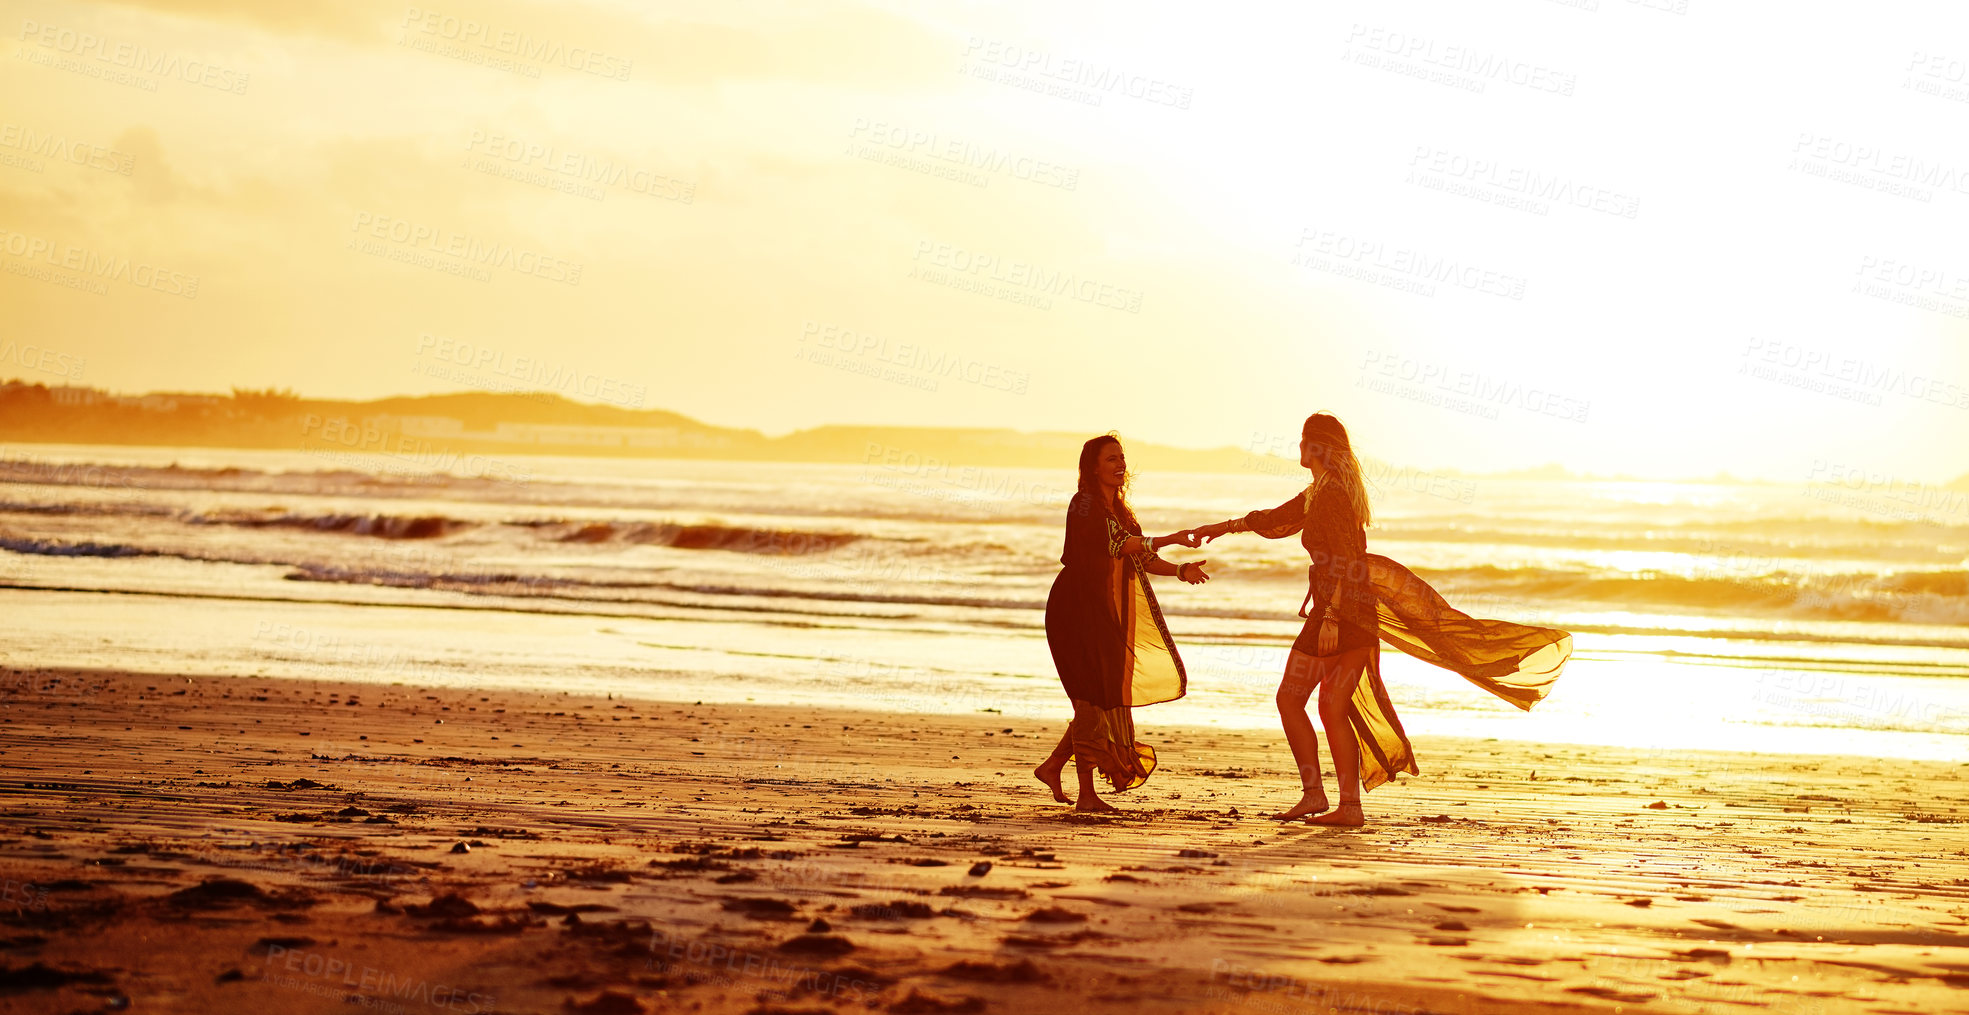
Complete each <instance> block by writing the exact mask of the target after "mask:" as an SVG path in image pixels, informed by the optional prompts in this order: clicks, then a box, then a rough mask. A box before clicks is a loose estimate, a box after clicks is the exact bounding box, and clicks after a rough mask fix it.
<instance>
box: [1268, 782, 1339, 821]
mask: <svg viewBox="0 0 1969 1015" xmlns="http://www.w3.org/2000/svg"><path fill="white" fill-rule="evenodd" d="M1324 810H1326V787H1324V786H1321V787H1319V788H1318V789H1309V790H1307V791H1306V795H1304V796H1302V797H1300V798H1299V802H1298V803H1296V804H1293V805H1292V806H1291V807H1290V808H1288V809H1286V810H1282V811H1280V812H1278V813H1277V814H1274V815H1272V820H1273V821H1296V820H1298V819H1299V818H1303V817H1307V816H1308V815H1313V814H1318V813H1320V812H1321V811H1324Z"/></svg>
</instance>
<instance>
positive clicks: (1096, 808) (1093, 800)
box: [1073, 793, 1121, 814]
mask: <svg viewBox="0 0 1969 1015" xmlns="http://www.w3.org/2000/svg"><path fill="white" fill-rule="evenodd" d="M1073 809H1074V810H1076V811H1080V812H1082V813H1088V814H1098V813H1115V814H1119V813H1120V812H1121V809H1120V808H1119V807H1116V806H1114V805H1113V804H1111V803H1108V802H1107V801H1106V800H1103V799H1101V798H1100V797H1097V796H1095V795H1094V794H1092V793H1082V794H1081V795H1080V802H1079V803H1077V804H1074V805H1073Z"/></svg>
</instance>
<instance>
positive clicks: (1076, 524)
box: [1032, 433, 1209, 811]
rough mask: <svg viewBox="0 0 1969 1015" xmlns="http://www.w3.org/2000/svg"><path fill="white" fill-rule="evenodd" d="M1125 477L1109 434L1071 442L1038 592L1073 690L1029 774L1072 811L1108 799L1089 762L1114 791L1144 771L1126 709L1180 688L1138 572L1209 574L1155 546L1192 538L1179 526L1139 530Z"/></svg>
mask: <svg viewBox="0 0 1969 1015" xmlns="http://www.w3.org/2000/svg"><path fill="white" fill-rule="evenodd" d="M1128 478H1129V477H1128V460H1127V457H1126V456H1125V455H1124V454H1123V452H1122V450H1121V441H1120V439H1119V438H1117V437H1115V435H1114V434H1112V433H1110V434H1106V435H1103V436H1100V437H1096V438H1094V439H1093V440H1090V441H1088V442H1087V443H1086V444H1084V445H1082V446H1081V449H1080V486H1079V492H1077V493H1075V494H1074V495H1073V500H1072V501H1071V502H1070V503H1069V504H1068V505H1067V531H1066V547H1065V549H1064V550H1062V551H1061V553H1060V564H1061V565H1062V567H1061V569H1060V574H1059V577H1057V578H1055V579H1053V590H1052V592H1051V593H1050V594H1049V595H1048V596H1047V597H1046V646H1047V647H1048V648H1049V649H1051V650H1052V653H1053V666H1054V667H1055V668H1056V669H1058V670H1059V673H1060V683H1061V685H1062V686H1064V687H1065V688H1066V692H1067V697H1068V698H1070V699H1072V700H1073V722H1072V724H1071V725H1069V726H1068V727H1067V732H1066V734H1065V735H1064V736H1062V737H1061V738H1060V743H1059V745H1058V746H1057V747H1055V748H1053V753H1052V755H1051V756H1049V757H1048V758H1047V759H1046V760H1045V761H1042V762H1040V763H1039V767H1037V768H1035V769H1033V770H1032V774H1033V775H1035V776H1038V777H1039V781H1040V782H1043V783H1045V784H1046V785H1047V786H1048V787H1050V788H1051V789H1052V790H1053V799H1055V800H1058V801H1060V802H1061V803H1072V804H1074V809H1075V810H1078V811H1112V810H1114V809H1115V808H1114V807H1112V806H1110V805H1109V804H1108V803H1107V801H1105V800H1102V799H1101V798H1100V796H1099V795H1098V794H1096V793H1095V792H1094V773H1095V771H1097V770H1098V771H1099V772H1100V773H1101V775H1102V776H1103V777H1105V778H1106V779H1107V780H1108V783H1109V785H1111V786H1113V787H1114V789H1115V791H1117V792H1120V791H1122V790H1129V789H1133V788H1135V787H1136V786H1140V785H1141V784H1142V783H1143V782H1145V781H1146V780H1147V779H1148V777H1149V773H1150V772H1153V771H1155V750H1154V749H1153V748H1151V747H1149V746H1148V745H1147V744H1143V743H1137V742H1136V740H1135V720H1134V716H1133V715H1132V714H1131V712H1130V710H1131V709H1134V708H1137V707H1139V706H1142V705H1153V704H1156V703H1157V702H1163V701H1170V700H1172V699H1175V698H1180V697H1182V696H1183V692H1184V690H1185V689H1186V683H1187V679H1188V678H1187V677H1186V676H1185V675H1184V673H1183V661H1182V659H1181V658H1179V657H1178V656H1177V655H1176V643H1175V641H1174V640H1173V639H1171V638H1170V637H1169V628H1168V626H1167V625H1165V624H1164V623H1163V622H1162V610H1161V609H1160V608H1159V607H1158V606H1156V602H1155V593H1154V592H1153V591H1151V590H1150V589H1149V582H1148V576H1149V575H1152V574H1160V575H1172V576H1175V577H1177V578H1181V579H1182V580H1183V581H1185V582H1188V583H1190V584H1192V585H1199V584H1202V583H1203V582H1205V581H1208V580H1209V576H1208V575H1205V574H1204V573H1203V565H1204V563H1205V562H1204V561H1190V562H1188V563H1185V564H1183V565H1182V566H1181V567H1178V566H1176V565H1174V564H1171V563H1169V562H1168V561H1166V560H1163V559H1162V558H1161V557H1158V556H1156V555H1155V551H1156V549H1157V548H1158V547H1163V546H1168V545H1170V544H1172V543H1183V544H1188V545H1194V544H1193V542H1192V541H1191V540H1188V539H1186V538H1184V534H1182V533H1175V534H1171V535H1167V536H1145V535H1143V534H1142V525H1141V523H1140V522H1138V521H1136V520H1135V512H1134V511H1132V510H1130V509H1129V507H1128V497H1127V488H1128ZM1069 757H1071V758H1072V759H1073V761H1074V767H1075V769H1076V770H1077V771H1078V774H1079V776H1080V795H1079V799H1078V801H1077V802H1076V801H1075V799H1074V798H1073V797H1069V796H1067V794H1066V790H1064V789H1062V788H1061V786H1060V773H1061V771H1062V770H1063V769H1064V768H1065V767H1066V763H1067V759H1068V758H1069Z"/></svg>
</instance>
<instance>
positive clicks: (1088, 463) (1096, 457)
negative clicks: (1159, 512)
mask: <svg viewBox="0 0 1969 1015" xmlns="http://www.w3.org/2000/svg"><path fill="white" fill-rule="evenodd" d="M1109 444H1113V445H1115V446H1116V447H1120V446H1121V438H1120V437H1119V436H1117V435H1116V434H1115V432H1114V431H1112V430H1110V431H1108V432H1107V433H1104V434H1102V435H1100V436H1099V437H1095V438H1093V439H1091V440H1089V441H1088V442H1087V443H1085V444H1082V445H1081V446H1080V496H1081V499H1082V500H1084V501H1085V502H1086V503H1087V504H1088V505H1089V506H1090V507H1092V508H1100V507H1104V506H1105V504H1106V503H1107V501H1106V498H1104V497H1102V496H1101V481H1100V480H1099V479H1097V478H1095V476H1094V469H1095V468H1096V467H1097V466H1098V465H1099V464H1100V461H1101V450H1102V449H1103V448H1105V447H1107V446H1108V445H1109ZM1134 478H1135V477H1134V476H1133V475H1132V474H1128V475H1125V476H1124V478H1123V479H1122V481H1121V489H1119V490H1116V491H1115V492H1114V515H1115V517H1116V518H1117V519H1119V520H1120V521H1121V524H1122V527H1123V528H1126V529H1129V530H1131V531H1135V532H1140V531H1141V530H1142V523H1141V522H1138V521H1136V520H1135V512H1134V511H1133V510H1132V509H1130V508H1129V507H1128V484H1129V481H1131V480H1133V479H1134Z"/></svg>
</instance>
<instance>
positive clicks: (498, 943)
mask: <svg viewBox="0 0 1969 1015" xmlns="http://www.w3.org/2000/svg"><path fill="white" fill-rule="evenodd" d="M3 675H4V676H5V678H6V679H5V690H4V692H0V701H4V702H5V704H6V706H7V707H6V709H5V710H4V720H5V721H4V722H0V785H4V791H3V792H4V795H6V796H7V797H8V801H7V809H6V813H5V816H4V820H0V832H3V833H4V834H3V835H0V840H4V841H0V885H3V886H4V887H5V891H4V892H0V894H4V895H5V896H6V898H5V899H4V900H0V903H4V904H0V917H4V919H5V920H6V922H7V924H8V926H7V927H6V928H5V930H4V933H5V935H6V936H8V938H9V944H10V945H11V946H12V947H11V949H10V950H11V951H13V952H14V957H13V958H12V959H10V960H8V961H9V963H10V965H9V968H10V969H14V970H15V973H14V974H13V975H14V976H16V977H19V976H23V975H25V974H26V972H27V971H28V970H33V969H34V968H35V966H34V965H33V964H36V963H38V964H40V967H41V972H37V973H35V974H33V975H34V976H37V977H40V979H41V980H51V979H52V980H53V981H55V982H56V985H55V986H52V987H45V988H37V989H27V990H24V991H22V992H19V993H13V994H11V995H10V997H9V1001H10V1003H11V1004H12V1005H14V1006H16V1007H17V1009H18V1010H21V1011H32V1012H40V1011H48V1012H66V1011H70V1010H72V1009H74V1008H75V1007H77V1006H78V1005H87V1004H100V1003H102V1002H103V1001H104V1000H106V999H113V997H114V996H123V997H127V998H129V999H130V1000H131V1002H132V1004H131V1006H132V1008H133V1009H135V1010H184V1011H211V1010H266V1011H274V1010H280V1011H340V1010H345V1008H346V1004H345V1003H344V998H354V999H356V1000H359V1001H361V1002H362V1003H366V1004H377V1005H400V1006H401V1010H403V1011H424V1010H431V1011H469V1010H473V1009H474V1006H476V1007H477V1010H497V1011H538V1012H545V1011H559V1010H568V1009H565V1008H564V1007H563V1006H564V1005H573V1006H575V1008H574V1010H589V1011H608V1010H620V1011H638V1010H640V1011H665V1010H673V1009H677V1008H689V1009H691V1010H698V1011H705V1012H712V1013H724V1012H732V1013H740V1012H754V1011H816V1012H817V1011H833V1010H837V1008H836V1007H831V1006H838V1005H841V1004H844V1003H845V1004H849V1005H850V1008H847V1009H839V1010H853V1009H857V1008H861V1007H862V1006H863V1005H865V1004H872V1005H873V1006H874V1007H876V1008H877V1009H886V1010H890V1011H900V1012H921V1011H997V1012H1019V1011H1029V1010H1055V1009H1058V1008H1062V1007H1073V1008H1077V1009H1081V1010H1085V1011H1088V1012H1107V1011H1116V1012H1119V1011H1122V1010H1124V1009H1126V1010H1129V1011H1140V1010H1142V1009H1149V1010H1153V1011H1226V1012H1228V1011H1241V1012H1252V1011H1275V1010H1276V1011H1295V1012H1296V1011H1307V1012H1311V1011H1316V1010H1317V1011H1325V1010H1327V1009H1328V1008H1337V1009H1340V1010H1345V1011H1377V1012H1445V1013H1449V1012H1454V1013H1464V1012H1469V1013H1476V1012H1489V1011H1498V1010H1510V1011H1514V1012H1518V1011H1523V1012H1575V1011H1619V1010H1621V1009H1622V1008H1623V1006H1625V1007H1629V1008H1631V1007H1632V1006H1635V1005H1639V1006H1641V1010H1648V1011H1657V1010H1659V1011H1687V1012H1696V1011H1707V1010H1714V1009H1715V1007H1716V1006H1717V1005H1721V1004H1729V1003H1731V1002H1735V1003H1737V1004H1743V1003H1754V1004H1768V1005H1770V1006H1771V1007H1772V1008H1773V1010H1776V1011H1783V1012H1799V1013H1817V1012H1834V1011H1848V1010H1851V1011H1858V1010H1884V1009H1881V1008H1880V1006H1881V1005H1888V1006H1891V1007H1896V1008H1901V1009H1908V1010H1916V1009H1918V1010H1937V1009H1938V1007H1945V1006H1946V1003H1947V1001H1948V1000H1949V999H1951V998H1953V997H1954V996H1955V995H1954V994H1952V993H1950V992H1951V991H1954V990H1957V989H1959V988H1961V987H1963V986H1969V849H1965V847H1964V844H1963V840H1962V837H1961V836H1960V834H1959V832H1957V830H1956V829H1954V828H1952V827H1950V826H1952V825H1955V824H1960V823H1964V822H1965V821H1969V805H1965V801H1964V794H1963V793H1962V791H1961V786H1962V781H1963V779H1964V778H1965V777H1969V765H1963V764H1952V763H1944V762H1918V761H1914V762H1909V761H1889V760H1881V759H1872V758H1852V757H1834V756H1810V757H1792V756H1775V755H1754V754H1730V753H1727V752H1718V751H1707V752H1688V751H1681V750H1664V751H1652V752H1650V751H1636V750H1626V749H1618V748H1606V747H1581V746H1576V745H1562V744H1543V745H1541V744H1531V743H1520V742H1512V743H1498V742H1493V741H1484V740H1472V739H1467V738H1450V737H1429V736H1417V737H1416V738H1415V743H1416V748H1417V752H1418V756H1419V758H1420V761H1421V765H1422V769H1423V774H1422V776H1421V777H1419V778H1413V779H1403V780H1401V781H1400V782H1398V783H1397V784H1395V785H1391V786H1387V787H1383V788H1381V789H1379V790H1377V791H1375V792H1373V793H1370V794H1368V795H1367V797H1366V801H1365V802H1366V804H1367V807H1368V817H1369V820H1370V822H1371V824H1370V825H1369V827H1368V828H1367V829H1364V830H1360V831H1340V830H1326V829H1314V828H1310V827H1307V826H1303V825H1294V826H1290V827H1286V828H1281V827H1279V826H1277V825H1275V824H1274V823H1272V822H1270V821H1267V820H1264V819H1262V818H1259V817H1257V816H1256V815H1258V814H1259V813H1261V812H1262V811H1264V810H1268V809H1271V808H1273V807H1276V806H1278V805H1280V804H1281V803H1283V802H1289V800H1290V799H1293V798H1296V796H1297V786H1296V779H1295V778H1293V777H1292V776H1291V775H1290V774H1289V773H1290V764H1289V760H1288V759H1287V757H1286V753H1285V748H1284V744H1283V741H1282V739H1281V738H1280V737H1279V735H1278V734H1277V733H1276V732H1263V731H1255V730H1243V729H1216V728H1196V727H1180V726H1162V725H1158V724H1156V723H1154V722H1153V720H1148V721H1146V722H1145V723H1144V728H1143V736H1144V738H1145V739H1147V740H1148V741H1149V742H1151V743H1153V744H1154V745H1155V746H1156V748H1157V751H1158V754H1159V755H1160V757H1161V766H1160V767H1159V769H1158V771H1157V772H1156V774H1155V776H1154V777H1153V778H1151V780H1150V781H1149V782H1148V783H1147V784H1146V785H1145V786H1143V787H1141V788H1139V789H1137V790H1135V791H1131V792H1128V793H1119V794H1112V795H1111V796H1110V797H1109V798H1110V799H1111V801H1112V802H1114V803H1115V804H1116V805H1117V806H1119V807H1122V808H1124V809H1126V810H1127V812H1128V813H1125V814H1123V815H1120V816H1118V817H1115V818H1103V817H1091V816H1078V815H1074V814H1072V813H1071V812H1070V811H1069V809H1068V808H1067V807H1066V806H1065V805H1059V804H1054V803H1052V802H1051V800H1050V798H1049V797H1048V796H1047V795H1046V793H1045V791H1044V789H1043V788H1042V787H1041V786H1040V785H1039V783H1038V782H1037V781H1036V780H1034V779H1032V777H1031V775H1030V773H1029V769H1030V767H1031V766H1032V765H1033V764H1035V763H1036V762H1037V761H1038V759H1039V758H1040V757H1042V756H1043V755H1044V754H1045V752H1046V750H1047V749H1048V748H1049V747H1050V746H1051V744H1052V742H1053V740H1055V739H1057V737H1058V735H1059V732H1060V730H1061V729H1062V728H1063V726H1064V722H1063V721H1055V722H1050V723H1042V722H1035V721H1032V720H1029V719H1023V718H1002V717H998V716H952V715H911V714H899V713H875V712H855V711H851V710H845V709H829V710H813V709H801V708H789V707H785V706H764V705H756V704H753V705H729V704H725V705H689V704H681V703H672V702H659V701H651V700H644V699H625V698H622V697H619V696H617V697H612V698H611V697H592V696H583V695H576V694H570V693H564V692H548V691H510V690H493V689H477V690H473V689H463V688H450V689H430V688H424V687H417V686H410V685H389V684H374V683H360V682H337V681H326V680H316V681H309V680H286V679H274V678H251V677H206V676H186V675H182V674H163V675H160V674H141V673H114V672H100V671H82V670H60V671H58V670H51V669H44V670H28V671H18V670H9V671H6V672H5V673H4V674H3ZM352 701H353V703H351V702H352ZM1062 718H1063V717H1062ZM440 720H442V721H441V722H440ZM1069 784H1070V782H1069ZM1862 787H1864V788H1863V789H1862ZM460 843H464V844H465V850H466V851H465V852H453V850H454V849H455V848H456V847H457V846H458V844H460ZM1589 857H1590V858H1591V859H1590V860H1588V859H1586V858H1589ZM985 863H989V864H990V865H991V867H990V869H989V870H985V871H983V872H982V873H979V874H977V875H975V876H974V875H972V874H971V873H970V871H971V870H973V869H974V866H975V865H981V864H985ZM215 878H216V879H221V880H218V881H215V882H213V884H210V885H206V886H205V887H203V888H201V887H200V884H201V882H205V881H207V880H208V879H215ZM454 895H455V896H457V898H455V899H453V898H450V897H451V896H454ZM597 907H599V908H597ZM816 921H818V923H817V922H816ZM823 925H824V928H825V929H810V928H816V927H822V926H823ZM303 942H305V943H303ZM290 967H291V968H290ZM311 970H312V972H311ZM331 970H332V971H334V972H333V975H331ZM789 971H791V972H789ZM1793 977H1796V978H1797V979H1796V980H1793V979H1792V978H1793ZM351 978H353V979H352V980H351ZM406 984H407V985H409V986H405V985H406ZM420 985H421V986H420ZM310 988H321V989H320V990H318V991H317V990H313V989H310ZM440 988H442V990H440ZM612 995H620V999H619V1000H612V999H611V996H612ZM973 998H975V999H976V1000H975V1001H972V1000H971V999H973ZM488 1002H489V1004H488ZM630 1005H635V1006H640V1007H631V1006H630ZM611 1006H613V1007H611Z"/></svg>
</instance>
